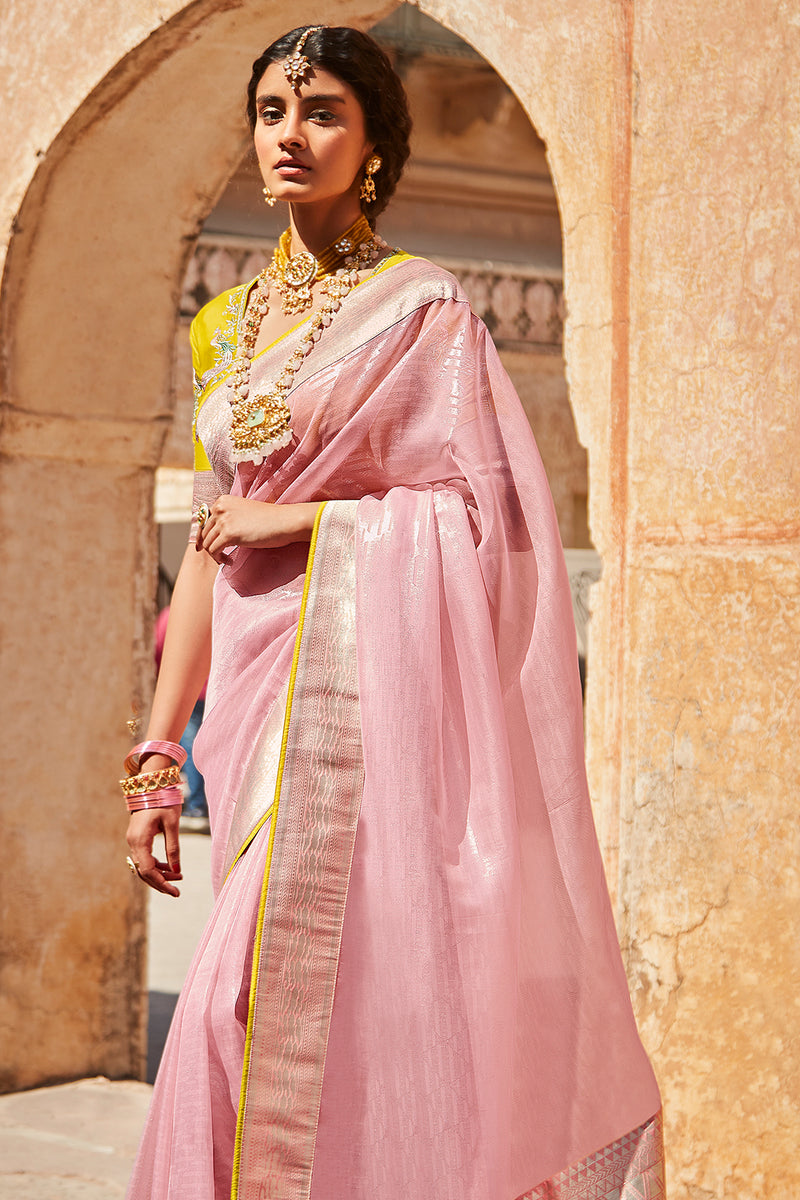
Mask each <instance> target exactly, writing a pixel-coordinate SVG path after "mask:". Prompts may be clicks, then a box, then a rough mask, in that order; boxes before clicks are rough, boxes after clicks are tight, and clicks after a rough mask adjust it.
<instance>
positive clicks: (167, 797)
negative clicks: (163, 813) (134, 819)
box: [128, 787, 183, 812]
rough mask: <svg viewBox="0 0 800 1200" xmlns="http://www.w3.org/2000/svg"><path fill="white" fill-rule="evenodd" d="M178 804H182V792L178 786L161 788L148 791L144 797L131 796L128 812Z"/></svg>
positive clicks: (170, 806)
mask: <svg viewBox="0 0 800 1200" xmlns="http://www.w3.org/2000/svg"><path fill="white" fill-rule="evenodd" d="M178 804H183V792H182V791H181V789H180V788H179V787H168V788H161V789H160V790H159V791H157V792H148V793H147V795H146V796H145V797H142V796H131V798H130V799H129V800H128V812H140V811H141V810H142V809H143V808H175V807H176V806H177V805H178Z"/></svg>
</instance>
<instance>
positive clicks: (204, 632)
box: [147, 545, 219, 742]
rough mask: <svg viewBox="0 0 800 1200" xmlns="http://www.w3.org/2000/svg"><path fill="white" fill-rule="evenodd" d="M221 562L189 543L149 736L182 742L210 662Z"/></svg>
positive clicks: (177, 583) (174, 599)
mask: <svg viewBox="0 0 800 1200" xmlns="http://www.w3.org/2000/svg"><path fill="white" fill-rule="evenodd" d="M218 570H219V567H218V565H217V563H216V562H214V560H213V559H212V558H211V557H210V556H209V555H208V554H205V553H199V554H198V553H196V551H195V548H194V546H193V545H189V547H188V548H187V550H186V553H185V555H184V558H183V562H182V564H181V568H180V571H179V572H178V578H177V580H176V581H175V588H174V591H173V593H172V601H171V603H170V610H169V622H168V625H167V636H166V640H165V642H164V652H163V654H162V657H161V667H160V669H159V672H158V680H157V683H156V690H155V695H154V697H153V707H152V709H151V712H150V721H149V723H148V726H147V738H148V739H151V738H158V739H161V740H164V741H170V742H177V741H178V739H179V738H180V737H181V735H182V733H183V731H184V729H185V728H186V723H187V721H188V720H189V717H190V716H191V712H192V709H193V708H194V706H195V703H196V702H197V697H198V696H199V695H200V692H201V691H202V688H203V684H204V683H205V681H206V679H207V678H208V672H209V667H210V665H211V594H212V590H213V587H214V580H215V578H216V576H217V572H218Z"/></svg>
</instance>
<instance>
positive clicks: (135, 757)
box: [125, 742, 186, 775]
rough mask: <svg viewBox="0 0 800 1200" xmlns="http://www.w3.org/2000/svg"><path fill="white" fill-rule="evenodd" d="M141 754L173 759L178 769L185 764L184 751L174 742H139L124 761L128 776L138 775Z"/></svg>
mask: <svg viewBox="0 0 800 1200" xmlns="http://www.w3.org/2000/svg"><path fill="white" fill-rule="evenodd" d="M143 754H166V755H167V757H168V758H173V759H174V760H175V762H176V763H177V765H178V766H179V767H182V766H183V764H184V763H185V762H186V751H185V750H184V748H183V746H179V745H178V744H177V743H176V742H140V743H139V745H138V746H134V747H133V749H132V750H131V752H130V754H129V755H128V757H127V758H126V759H125V770H126V771H127V773H128V774H129V775H137V774H138V773H139V763H140V762H141V758H142V755H143Z"/></svg>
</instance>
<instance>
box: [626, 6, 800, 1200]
mask: <svg viewBox="0 0 800 1200" xmlns="http://www.w3.org/2000/svg"><path fill="white" fill-rule="evenodd" d="M798 70H800V16H799V15H798V10H797V6H796V5H792V4H787V3H780V2H776V3H765V4H761V3H748V2H747V0H725V2H724V3H721V4H715V5H713V6H705V5H701V4H688V3H675V4H666V5H665V4H662V3H658V2H657V0H644V2H642V3H637V5H636V17H635V29H634V38H633V72H634V78H635V80H636V105H635V109H634V114H633V134H634V136H633V152H632V178H631V197H632V204H631V257H630V281H631V284H630V322H631V326H630V328H631V369H630V380H631V383H630V397H631V402H630V430H629V460H628V461H629V470H630V491H629V508H628V518H627V520H628V531H629V534H628V543H629V550H628V571H629V575H628V584H627V588H628V590H627V604H626V614H627V621H626V629H625V633H626V637H627V639H628V643H629V646H630V654H629V656H628V661H627V663H626V666H625V672H624V679H623V681H622V686H623V687H624V688H625V692H626V698H625V700H624V708H625V714H626V716H625V726H624V734H623V737H624V758H623V777H622V786H621V788H620V822H619V828H620V836H621V846H620V850H621V853H620V875H621V881H620V899H621V901H622V904H621V928H622V932H623V937H624V938H625V939H626V940H627V942H628V944H629V945H630V946H631V947H632V948H634V949H633V953H632V954H631V957H630V964H631V969H632V975H633V978H634V980H636V981H637V982H638V983H639V984H640V985H641V991H640V996H641V1009H640V1011H641V1015H642V1017H643V1030H644V1033H645V1036H646V1037H647V1039H648V1041H649V1042H650V1044H651V1045H652V1046H654V1047H655V1048H656V1050H657V1058H658V1062H659V1064H660V1071H661V1076H662V1079H663V1081H664V1084H665V1088H666V1091H667V1101H668V1105H669V1123H668V1129H669V1132H670V1134H671V1136H672V1138H673V1139H674V1141H675V1143H676V1151H677V1152H674V1153H673V1159H672V1187H673V1193H674V1194H676V1195H678V1196H684V1195H687V1196H691V1197H706V1196H713V1197H715V1198H725V1200H728V1198H730V1200H734V1198H736V1200H742V1198H744V1197H748V1198H749V1197H762V1196H770V1197H772V1196H775V1197H778V1196H780V1197H783V1196H793V1195H798V1194H800V1165H798V1161H797V1154H796V1136H797V1112H798V1107H800V1064H799V1063H798V1054H797V1046H798V1034H799V1033H800V1013H799V1012H798V1005H797V995H798V991H800V949H799V948H798V941H797V925H798V916H799V915H800V912H799V902H800V872H799V870H798V862H799V861H800V853H799V852H800V838H798V788H797V783H796V778H797V770H796V763H797V729H798V726H799V725H800V699H799V698H798V688H797V659H798V637H799V635H800V553H799V550H800V543H799V542H798V534H800V418H799V415H798V383H799V382H800V290H799V289H798V280H799V279H800V230H799V229H798V214H800V92H798V89H797V78H798Z"/></svg>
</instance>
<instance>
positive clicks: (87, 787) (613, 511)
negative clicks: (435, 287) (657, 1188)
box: [0, 0, 800, 1200]
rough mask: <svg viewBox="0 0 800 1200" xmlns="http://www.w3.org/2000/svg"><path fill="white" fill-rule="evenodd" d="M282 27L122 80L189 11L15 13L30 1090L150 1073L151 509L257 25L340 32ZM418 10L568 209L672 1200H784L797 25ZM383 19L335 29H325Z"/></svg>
mask: <svg viewBox="0 0 800 1200" xmlns="http://www.w3.org/2000/svg"><path fill="white" fill-rule="evenodd" d="M256 7H257V6H256V5H255V4H250V3H245V2H244V0H242V2H241V3H228V4H227V5H226V4H222V3H219V2H216V3H215V2H212V0H203V2H202V3H200V4H197V5H194V6H191V7H190V8H189V9H188V10H187V11H186V14H185V15H184V17H183V18H181V20H180V21H179V22H178V23H177V24H172V25H167V26H166V27H165V28H164V29H163V30H161V31H160V32H158V33H156V34H155V35H154V37H153V38H152V39H150V40H148V41H147V42H145V43H144V45H143V46H142V47H141V49H140V50H139V51H138V52H137V53H136V54H135V55H134V56H133V57H132V58H131V59H130V60H129V61H128V62H127V63H125V64H123V66H122V67H121V68H118V69H117V71H116V73H115V74H114V76H113V77H112V78H111V79H110V80H107V81H106V83H105V84H103V86H102V87H101V86H98V85H100V83H101V79H102V77H103V75H104V74H105V72H106V71H108V70H110V69H111V68H112V67H113V64H114V63H115V62H116V60H117V59H118V58H120V56H121V55H123V54H124V53H126V52H127V51H129V50H131V48H133V47H134V46H135V45H137V43H139V42H140V41H141V39H142V38H143V37H144V36H145V35H146V34H147V33H148V32H149V31H150V30H151V29H153V28H154V27H155V24H156V22H157V20H158V17H159V14H160V15H161V16H164V17H167V16H170V15H171V13H172V12H173V11H174V6H170V5H162V6H160V7H159V9H158V11H156V9H155V6H153V5H149V4H144V3H132V2H130V0H128V2H126V3H124V4H118V3H117V4H113V5H111V4H100V3H94V2H93V3H92V4H91V5H89V4H88V3H79V4H76V5H73V6H68V5H67V4H66V3H62V4H61V5H57V6H56V7H55V9H54V6H53V5H52V4H48V5H45V4H44V3H43V0H30V2H29V3H27V4H26V5H25V6H24V7H23V6H22V5H19V4H13V3H12V4H11V5H6V6H5V9H4V12H5V13H6V21H5V28H3V29H2V30H0V45H1V46H2V47H3V53H4V54H5V56H6V63H5V70H6V75H5V77H4V79H5V82H6V83H7V82H9V81H11V83H13V87H12V88H11V89H10V92H9V97H8V98H7V99H6V102H5V103H6V108H5V109H4V124H3V128H2V132H0V139H2V140H0V151H2V153H3V158H4V171H3V172H0V179H2V180H3V183H2V188H3V190H2V192H1V193H0V220H1V221H2V224H1V225H0V243H5V242H8V241H9V240H10V239H11V237H12V234H13V245H12V253H11V255H10V257H9V260H8V265H7V271H6V274H5V276H4V280H3V295H2V327H1V328H0V341H1V343H2V345H1V352H2V364H3V371H4V373H3V381H2V389H3V397H2V399H3V404H4V409H3V414H4V424H3V429H2V437H3V443H2V453H3V455H4V457H3V459H2V462H0V469H1V470H2V475H0V488H1V489H2V505H3V517H4V529H5V530H6V536H5V545H4V550H5V551H6V554H5V556H4V570H3V581H2V588H3V591H2V596H1V597H0V599H1V601H2V607H0V612H2V620H3V623H4V626H5V631H6V634H7V639H6V640H7V645H8V647H9V649H8V650H7V651H6V654H7V658H6V659H5V663H7V664H8V666H6V665H5V663H4V680H6V681H7V686H6V689H5V691H4V697H3V703H4V709H3V713H2V721H3V730H4V735H5V738H6V757H5V759H4V775H5V780H4V782H5V783H6V785H7V788H8V799H7V800H6V801H5V804H4V815H3V820H4V845H6V846H9V847H12V848H13V856H12V861H13V863H14V870H13V873H12V872H9V871H8V870H6V871H5V872H4V874H3V880H2V887H3V899H2V905H3V907H2V913H0V920H1V921H2V930H0V934H2V937H3V940H4V942H5V943H6V944H8V945H10V946H11V949H12V956H13V957H12V960H11V962H10V964H9V965H8V966H7V968H6V970H5V974H4V976H3V979H2V981H1V982H2V986H0V995H2V997H3V1000H2V1003H3V1005H4V1008H3V1012H2V1017H3V1024H4V1026H5V1029H4V1034H5V1036H7V1038H8V1041H7V1044H6V1045H4V1047H3V1061H4V1062H5V1063H7V1064H8V1067H9V1075H8V1082H9V1083H13V1084H14V1085H17V1086H19V1085H23V1084H25V1083H32V1082H36V1081H39V1080H42V1079H45V1078H48V1077H53V1076H61V1077H66V1076H69V1075H70V1074H77V1073H83V1072H86V1071H90V1070H105V1071H107V1072H108V1073H112V1074H124V1073H126V1072H127V1071H133V1070H136V1069H137V1066H138V1059H137V1054H138V1044H139V1043H138V1041H137V1039H138V1036H139V1033H138V1031H139V1029H140V1026H139V1024H138V1010H137V1007H136V994H137V988H138V978H137V971H138V969H139V966H140V963H139V960H138V958H137V954H138V951H137V950H136V949H134V950H133V951H132V954H131V957H130V959H128V960H126V958H125V953H126V952H125V951H124V950H123V949H122V947H123V946H126V945H128V944H133V946H134V947H136V946H137V944H138V943H137V938H139V936H140V933H141V927H140V908H139V907H138V906H139V904H140V896H139V895H138V893H135V892H132V891H131V889H130V880H129V879H128V877H127V874H126V873H125V870H124V867H122V859H123V858H124V847H123V845H122V841H121V827H122V823H121V822H120V824H119V826H118V825H117V817H116V816H110V815H109V814H110V813H112V812H113V813H117V812H118V811H119V807H118V806H119V805H120V801H119V800H118V798H117V797H116V796H115V795H114V788H113V784H112V783H111V782H110V781H112V780H113V779H114V778H115V774H114V773H115V770H116V769H117V764H118V761H119V758H120V756H121V753H122V751H123V748H124V745H125V740H126V739H125V736H124V720H125V718H126V716H127V715H128V712H127V710H128V701H129V698H130V695H131V693H132V692H135V691H136V689H137V688H138V689H140V690H141V689H142V688H143V686H144V684H143V682H142V681H143V679H144V675H145V663H146V657H147V650H146V644H147V642H146V628H145V623H144V619H143V616H142V613H143V611H144V608H145V605H144V601H143V593H144V592H146V590H147V580H148V572H149V571H150V570H151V563H152V559H151V551H150V543H149V541H148V535H147V529H146V525H147V522H146V519H145V515H144V513H145V504H146V499H145V498H146V496H147V495H148V494H149V492H148V489H149V486H150V483H151V476H152V468H153V466H154V463H155V461H156V459H157V455H158V450H159V447H160V442H161V438H162V426H163V421H162V420H161V419H160V416H159V413H160V410H161V406H162V403H163V398H164V397H166V396H167V395H168V388H169V373H170V354H171V345H172V333H173V327H172V317H173V311H174V309H173V306H174V301H175V298H176V294H177V287H178V284H179V280H180V277H181V270H182V266H183V263H184V261H185V255H186V252H187V248H188V246H189V239H191V236H192V233H193V231H194V229H196V227H197V224H198V221H199V220H200V219H201V218H202V216H203V215H204V213H205V212H206V211H207V210H208V207H209V206H210V204H211V203H212V202H213V198H214V195H215V193H216V190H217V189H218V188H219V187H221V186H222V183H223V182H224V179H225V177H226V171H228V170H229V169H230V167H231V166H232V165H233V162H234V161H235V158H236V156H237V155H238V144H237V138H238V136H239V126H238V115H237V104H238V95H239V87H240V83H239V80H240V79H241V77H242V68H244V71H245V72H246V70H247V66H248V65H249V61H250V59H251V58H252V52H253V48H254V46H258V45H260V44H261V42H263V41H264V40H265V36H264V35H265V34H266V36H269V34H270V33H271V32H274V31H275V30H277V29H279V28H282V27H284V26H285V25H287V24H288V23H289V21H290V20H291V22H292V23H294V22H295V21H300V20H302V19H303V18H304V17H305V16H306V15H308V16H309V17H313V16H314V15H315V14H314V13H313V12H312V11H311V9H310V8H309V12H308V14H306V13H305V12H303V11H301V12H299V13H298V12H296V11H292V13H291V17H289V16H288V10H287V11H286V13H284V10H283V9H282V7H281V6H280V5H278V4H275V5H272V6H269V7H266V6H258V8H259V11H258V12H256V11H255V9H256ZM426 10H427V11H428V12H429V13H430V14H431V15H432V16H434V17H436V18H437V19H439V20H441V21H442V22H443V23H444V24H447V25H449V26H450V27H451V28H453V29H455V30H456V31H457V32H458V33H460V34H461V35H462V36H463V37H465V38H466V39H467V40H469V41H470V42H471V43H472V44H473V45H474V46H475V47H476V48H477V49H479V50H480V51H481V52H482V53H483V54H484V55H485V56H486V58H487V59H488V60H489V61H490V62H492V63H493V64H494V65H495V66H496V67H497V68H498V69H499V70H500V72H501V73H502V74H503V75H504V77H505V78H506V80H507V81H508V82H509V84H510V85H511V86H512V87H513V88H514V90H515V91H516V93H517V95H518V96H519V98H520V100H521V101H522V103H523V104H524V105H525V107H526V108H527V111H528V112H529V113H530V114H531V115H532V117H533V119H534V121H535V123H536V126H537V129H538V131H539V133H540V134H541V136H542V137H543V138H544V140H545V141H546V143H547V146H548V156H549V161H550V165H551V169H552V172H553V177H554V181H555V186H556V190H557V194H558V197H559V202H560V208H561V215H562V220H563V225H564V240H565V247H564V248H565V284H566V299H567V307H568V324H567V330H566V338H565V350H566V357H567V364H568V372H569V380H570V386H571V398H572V402H573V405H574V408H575V413H576V419H577V424H578V430H579V433H580V435H581V438H582V440H583V442H584V443H585V445H586V446H587V448H588V450H589V459H590V487H591V523H592V536H593V540H594V542H595V544H596V545H597V547H598V549H599V550H600V551H601V553H602V555H603V558H604V567H605V574H604V580H603V583H602V585H601V587H600V589H599V590H598V595H597V609H596V613H595V618H594V624H593V630H592V647H591V655H590V661H591V663H592V672H591V677H590V681H589V711H588V730H589V762H590V777H591V782H592V788H593V793H594V796H595V801H596V807H597V816H598V824H599V827H600V831H601V836H602V841H603V844H604V850H605V853H606V858H607V862H608V865H609V874H610V878H611V882H612V884H613V886H614V889H615V893H616V898H617V909H618V916H619V922H620V931H621V934H622V937H623V941H624V945H625V949H626V954H627V958H628V963H629V967H630V972H631V978H632V981H633V983H634V985H635V992H634V999H635V1003H636V1005H637V1008H638V1010H639V1013H640V1016H641V1018H642V1029H643V1034H644V1037H645V1040H646V1042H647V1044H648V1046H649V1047H650V1049H651V1050H652V1051H653V1053H654V1059H655V1064H656V1068H657V1070H658V1073H659V1075H660V1078H661V1082H662V1086H663V1090H664V1094H665V1102H666V1110H667V1141H668V1147H669V1156H670V1186H671V1195H672V1196H673V1197H686V1198H691V1200H701V1198H704V1197H712V1196H713V1197H723V1198H725V1200H727V1198H731V1200H733V1198H736V1200H744V1198H749V1197H753V1198H755V1197H759V1198H761V1197H767V1198H771V1197H775V1198H776V1200H777V1198H778V1197H780V1198H781V1200H783V1198H784V1197H787V1196H791V1195H793V1194H795V1193H797V1192H798V1191H800V1168H798V1164H797V1156H796V1145H795V1143H796V1137H795V1136H794V1130H793V1128H792V1118H793V1115H794V1112H795V1111H796V1108H797V1101H798V1097H797V1093H796V1090H795V1089H796V1088H797V1078H798V1077H799V1076H800V1072H798V1070H797V1064H796V1062H794V1061H793V1054H794V1046H795V1045H796V1044H797V1040H798V1027H799V1026H800V1015H799V1014H798V1011H797V1001H796V996H797V993H798V986H797V985H798V955H797V950H796V947H795V941H794V937H793V933H794V929H795V928H796V925H797V916H798V890H800V889H798V879H797V867H796V863H797V861H798V854H797V849H798V847H797V821H796V814H795V811H794V810H795V807H796V801H795V790H796V789H795V787H794V784H793V777H794V773H795V772H794V761H793V759H794V755H793V753H792V751H793V744H794V737H795V735H794V730H795V729H796V728H797V725H798V716H799V715H800V714H798V711H797V710H798V701H797V688H796V683H795V681H794V678H793V676H794V674H796V672H795V671H794V670H793V666H794V661H795V659H796V645H797V633H798V629H797V623H798V617H797V613H798V595H799V594H800V570H799V569H798V568H799V566H800V564H799V563H798V530H799V529H800V515H799V514H798V486H797V484H798V479H797V469H798V468H797V463H798V461H800V445H798V440H799V438H798V422H797V419H796V414H795V412H794V411H793V410H794V408H795V406H796V396H797V392H798V382H800V346H798V334H797V330H798V325H799V324H800V322H798V315H799V314H798V312H797V306H798V292H797V287H796V279H797V277H798V270H797V250H798V241H797V224H796V222H797V213H798V211H800V196H799V195H798V187H799V186H800V185H798V180H800V170H798V167H800V163H798V158H800V145H799V142H800V132H799V131H800V119H799V118H800V113H798V107H797V106H798V103H800V93H798V92H797V89H796V86H795V81H796V79H797V77H798V68H800V62H798V57H800V39H799V38H798V25H797V15H796V11H795V7H794V6H793V5H791V4H789V3H788V2H783V0H772V2H768V0H763V2H761V0H718V3H716V4H715V5H713V6H709V5H705V4H701V2H700V0H670V2H669V3H667V4H663V3H656V0H636V2H635V3H633V2H625V0H620V2H618V3H611V0H562V2H560V3H557V2H556V0H506V3H505V4H503V5H496V6H492V7H490V8H489V9H487V8H486V6H484V5H480V4H478V3H476V2H473V0H468V2H464V0H460V2H459V3H458V4H456V3H454V2H453V3H449V2H447V0H443V2H441V3H440V2H438V0H431V2H430V3H429V4H427V5H426ZM377 15H378V13H377V12H374V13H368V12H367V10H366V6H361V7H359V6H357V5H356V4H350V5H349V6H348V5H346V4H344V3H342V4H339V5H334V6H330V5H329V6H328V9H327V10H326V18H327V19H328V20H329V21H331V22H333V21H336V20H340V19H348V20H353V19H354V18H359V19H362V18H363V19H364V20H365V21H366V20H367V18H368V17H370V16H377ZM76 46H78V47H80V51H78V52H76V51H75V49H74V48H75V47H76ZM90 50H91V53H90ZM70 56H71V57H70ZM9 64H11V67H10V69H11V72H12V74H11V75H10V76H9V74H8V70H9ZM15 64H24V72H23V69H22V67H18V66H17V65H15ZM228 78H230V79H231V81H235V83H234V82H232V83H231V85H230V89H229V90H226V89H227V88H228V85H227V83H224V82H221V83H219V86H217V81H225V80H227V79H228ZM209 80H214V81H215V86H214V87H209V86H208V81H209ZM45 85H46V86H45ZM96 86H97V89H98V90H97V92H96V93H95V94H94V95H93V96H92V97H91V98H90V99H89V101H88V104H87V105H86V106H85V107H84V108H82V109H80V110H79V106H80V105H81V102H82V101H83V100H84V98H85V97H86V96H87V95H88V94H89V93H90V91H91V90H92V88H94V87H96ZM43 97H45V99H44V100H43ZM76 110H79V115H78V117H77V118H76V119H75V122H74V123H73V124H72V125H71V126H69V127H68V128H66V129H65V130H63V132H62V133H61V135H60V138H59V140H58V141H57V143H54V138H56V135H57V134H58V131H59V130H61V129H62V127H63V126H64V124H65V122H67V120H68V118H69V117H70V116H71V115H72V114H73V113H74V112H76ZM155 131H157V132H155ZM37 151H43V152H44V157H43V158H42V159H41V162H40V172H39V174H38V175H37V177H36V180H35V181H34V182H33V185H32V187H31V186H30V185H31V180H32V179H33V175H34V171H35V168H36V165H37V162H38V161H39V160H38V159H37V157H36V155H37ZM6 164H7V165H6ZM198 164H200V165H201V166H202V170H198ZM23 195H26V200H25V204H24V205H23V207H22V209H21V211H19V216H18V218H17V221H16V226H15V229H14V230H12V221H13V220H14V217H15V215H16V214H17V213H18V210H19V207H20V201H21V197H22V196H23ZM58 413H61V414H68V419H66V420H65V419H61V418H59V417H58V416H56V415H55V414H58ZM98 578H99V579H100V581H101V585H102V588H103V589H104V592H105V598H104V603H103V606H102V609H101V610H100V611H98V610H97V607H96V606H97V596H98V592H99V589H98V586H97V579H98ZM131 644H133V645H135V646H136V647H137V651H136V654H135V655H134V656H133V660H132V661H131V660H130V659H128V658H126V655H127V654H128V650H127V648H128V647H129V646H130V645H131ZM43 744H44V746H45V751H44V752H43V751H42V749H41V747H42V745H43ZM118 828H119V836H118V833H117V829H118ZM20 881H22V882H20ZM130 939H132V943H131V941H130ZM59 1046H62V1047H66V1048H65V1049H59ZM120 1047H122V1048H121V1049H120Z"/></svg>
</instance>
